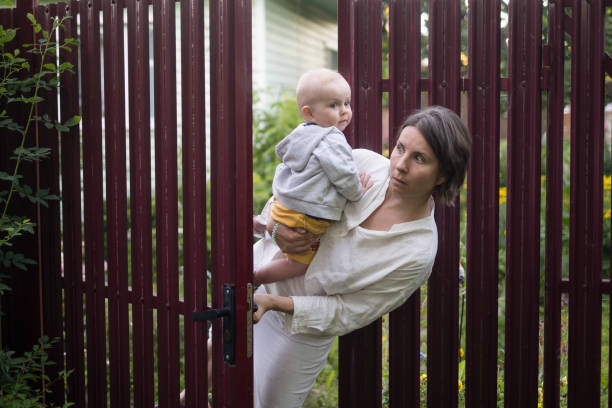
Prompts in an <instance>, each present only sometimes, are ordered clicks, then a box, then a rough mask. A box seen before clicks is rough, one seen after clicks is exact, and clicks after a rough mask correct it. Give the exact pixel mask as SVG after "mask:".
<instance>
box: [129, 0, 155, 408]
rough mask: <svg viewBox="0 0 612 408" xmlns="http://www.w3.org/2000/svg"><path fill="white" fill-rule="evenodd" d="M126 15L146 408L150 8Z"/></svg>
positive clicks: (139, 6) (141, 392)
mask: <svg viewBox="0 0 612 408" xmlns="http://www.w3.org/2000/svg"><path fill="white" fill-rule="evenodd" d="M127 11H128V50H129V53H128V66H129V67H130V68H131V69H130V70H128V81H129V85H130V88H129V92H128V93H129V105H130V109H129V112H130V117H129V123H130V219H131V237H130V238H131V255H132V256H131V262H132V264H131V273H132V293H133V296H132V298H133V299H134V302H133V303H132V321H133V339H132V348H133V351H132V355H133V366H134V368H133V376H134V407H136V408H149V407H151V406H153V405H154V402H153V397H154V391H153V386H154V384H153V382H154V375H153V305H152V302H153V300H152V297H153V281H152V280H153V262H152V258H153V257H152V253H153V249H152V239H153V238H152V225H151V125H150V95H149V80H150V75H149V6H148V4H147V3H146V2H143V1H139V0H128V3H127Z"/></svg>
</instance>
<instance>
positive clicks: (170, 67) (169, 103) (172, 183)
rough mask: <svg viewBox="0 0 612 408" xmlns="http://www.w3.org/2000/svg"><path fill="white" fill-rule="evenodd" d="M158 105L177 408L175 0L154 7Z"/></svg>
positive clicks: (171, 397) (166, 305)
mask: <svg viewBox="0 0 612 408" xmlns="http://www.w3.org/2000/svg"><path fill="white" fill-rule="evenodd" d="M153 22H154V26H153V33H154V44H155V47H154V52H153V55H154V61H155V71H154V73H155V74H154V77H155V78H154V84H155V85H154V87H155V92H154V106H155V218H156V222H155V229H156V241H155V243H156V252H157V259H156V260H157V296H158V298H159V310H158V312H157V332H158V335H157V339H158V343H157V349H158V358H157V367H158V381H159V383H158V387H159V404H160V405H162V406H166V407H169V408H175V407H177V406H178V396H179V392H180V390H179V374H180V372H179V366H178V360H179V347H178V346H179V318H178V310H177V308H178V205H177V204H178V181H177V170H178V167H177V166H178V165H177V141H176V135H177V131H176V124H177V119H176V117H177V112H176V44H175V37H176V34H175V1H174V0H161V1H157V2H155V3H154V4H153Z"/></svg>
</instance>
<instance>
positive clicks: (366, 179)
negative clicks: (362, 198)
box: [359, 173, 374, 194]
mask: <svg viewBox="0 0 612 408" xmlns="http://www.w3.org/2000/svg"><path fill="white" fill-rule="evenodd" d="M359 181H361V186H362V187H363V193H364V194H365V192H366V191H368V190H369V189H370V188H371V187H372V186H373V185H374V182H373V181H372V180H370V175H369V174H368V173H359Z"/></svg>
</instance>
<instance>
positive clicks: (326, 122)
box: [253, 69, 363, 285]
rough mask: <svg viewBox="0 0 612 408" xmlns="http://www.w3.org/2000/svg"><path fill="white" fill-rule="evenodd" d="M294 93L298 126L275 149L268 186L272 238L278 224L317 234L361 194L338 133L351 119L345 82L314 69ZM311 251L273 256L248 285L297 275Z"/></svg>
mask: <svg viewBox="0 0 612 408" xmlns="http://www.w3.org/2000/svg"><path fill="white" fill-rule="evenodd" d="M296 94H297V103H298V106H299V109H300V113H301V115H302V118H303V119H304V123H302V124H300V125H299V126H298V127H297V128H295V129H294V130H293V132H291V133H290V134H289V135H288V136H286V137H285V138H284V139H283V140H281V141H280V142H279V143H278V145H277V146H276V155H277V156H278V157H279V158H280V159H281V161H282V163H281V164H279V165H278V167H277V168H276V173H275V175H274V181H273V183H272V189H273V191H274V202H273V205H272V210H271V217H272V219H273V220H274V221H275V222H276V223H275V226H274V229H273V231H272V239H274V237H275V233H276V230H277V228H278V226H279V224H284V225H287V226H288V227H292V228H304V229H306V230H307V231H310V232H312V233H313V234H315V235H321V234H323V233H324V232H325V229H326V228H327V227H328V226H329V225H330V223H331V222H332V221H338V220H339V219H340V217H341V215H342V210H343V209H344V206H345V204H346V201H347V200H349V201H357V200H359V199H360V198H361V196H362V194H363V186H362V183H361V181H360V177H359V174H358V173H357V169H356V167H355V164H354V162H353V155H352V148H351V146H349V144H348V143H347V141H346V138H345V137H344V134H343V133H342V131H343V130H344V129H345V128H346V127H347V126H348V124H349V123H350V121H351V117H352V111H351V88H350V86H349V84H348V83H347V82H346V80H345V79H344V78H343V77H342V75H340V74H338V73H337V72H334V71H331V70H329V69H316V70H313V71H308V72H306V73H305V74H304V75H302V77H301V78H300V80H299V81H298V84H297V89H296ZM315 253H316V249H313V250H311V251H310V252H309V253H307V254H303V255H294V254H285V255H284V256H282V257H278V258H275V259H273V260H272V261H270V262H269V263H267V264H266V265H263V266H262V267H260V268H259V269H257V270H256V271H255V273H254V278H253V281H254V283H255V284H257V285H258V284H261V283H270V282H276V281H280V280H284V279H288V278H291V277H294V276H298V275H302V274H304V273H305V272H306V269H307V268H308V265H309V264H310V262H311V260H312V258H313V257H314V255H315Z"/></svg>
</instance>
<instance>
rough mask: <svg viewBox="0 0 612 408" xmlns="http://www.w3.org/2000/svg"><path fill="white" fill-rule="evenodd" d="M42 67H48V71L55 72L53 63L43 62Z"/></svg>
mask: <svg viewBox="0 0 612 408" xmlns="http://www.w3.org/2000/svg"><path fill="white" fill-rule="evenodd" d="M43 68H44V69H48V70H49V71H53V72H55V69H56V66H55V64H45V65H43Z"/></svg>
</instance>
